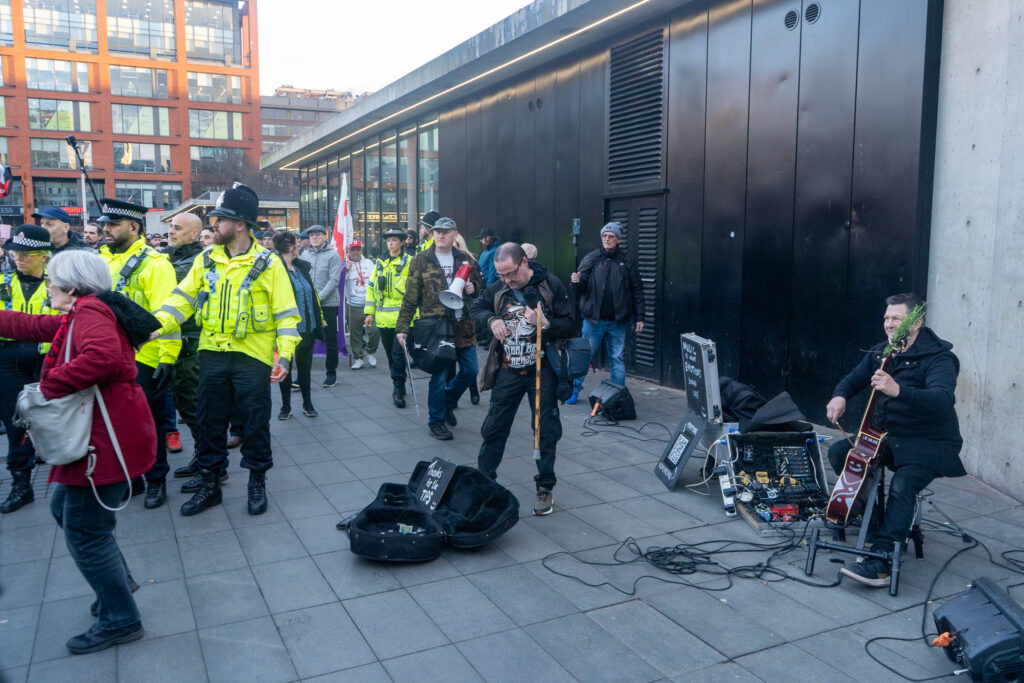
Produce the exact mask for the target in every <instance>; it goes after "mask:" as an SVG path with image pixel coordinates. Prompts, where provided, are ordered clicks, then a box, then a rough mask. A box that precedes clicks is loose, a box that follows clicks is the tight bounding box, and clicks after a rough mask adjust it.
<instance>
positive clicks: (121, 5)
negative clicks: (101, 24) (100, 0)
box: [107, 0, 177, 60]
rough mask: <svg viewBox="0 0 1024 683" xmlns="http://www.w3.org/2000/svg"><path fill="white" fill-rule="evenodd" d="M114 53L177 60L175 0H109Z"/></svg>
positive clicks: (111, 43)
mask: <svg viewBox="0 0 1024 683" xmlns="http://www.w3.org/2000/svg"><path fill="white" fill-rule="evenodd" d="M107 41H108V44H109V47H110V53H111V54H121V55H145V56H146V57H149V58H150V59H171V60H173V59H176V58H177V50H176V49H175V46H174V0H107Z"/></svg>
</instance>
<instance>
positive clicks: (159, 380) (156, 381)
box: [153, 363, 174, 391]
mask: <svg viewBox="0 0 1024 683" xmlns="http://www.w3.org/2000/svg"><path fill="white" fill-rule="evenodd" d="M173 378H174V363H159V364H158V365H157V366H156V370H154V371H153V387H154V388H155V389H156V390H157V391H164V390H165V389H166V388H167V387H168V386H170V384H171V380H172V379H173Z"/></svg>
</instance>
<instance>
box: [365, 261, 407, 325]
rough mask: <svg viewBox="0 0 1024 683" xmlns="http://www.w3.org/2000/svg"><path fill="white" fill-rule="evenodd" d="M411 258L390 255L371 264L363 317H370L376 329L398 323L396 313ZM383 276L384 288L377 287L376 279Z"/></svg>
mask: <svg viewBox="0 0 1024 683" xmlns="http://www.w3.org/2000/svg"><path fill="white" fill-rule="evenodd" d="M411 262H412V256H409V255H408V254H406V253H404V252H403V253H400V254H399V255H398V256H394V257H392V256H391V255H390V254H389V255H388V256H385V257H384V258H379V259H377V260H376V261H374V263H373V274H372V275H370V282H369V283H368V284H367V285H366V304H365V305H364V307H363V315H372V316H373V317H374V324H375V325H376V326H377V327H387V328H392V327H394V326H395V325H396V324H397V323H398V312H399V311H400V310H402V297H404V296H405V280H406V278H408V277H409V264H410V263H411ZM382 275H383V276H384V287H383V288H380V287H378V286H377V279H378V278H379V277H380V276H382Z"/></svg>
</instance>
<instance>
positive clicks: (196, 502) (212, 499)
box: [181, 470, 221, 517]
mask: <svg viewBox="0 0 1024 683" xmlns="http://www.w3.org/2000/svg"><path fill="white" fill-rule="evenodd" d="M202 475H203V483H202V485H201V486H200V487H199V490H198V491H196V492H195V494H193V496H192V497H191V498H189V499H188V500H187V501H186V502H185V504H184V505H182V506H181V514H182V516H183V517H191V516H192V515H198V514H199V513H200V512H203V511H204V510H206V509H207V508H210V507H213V506H214V505H220V501H221V494H220V478H219V477H218V476H217V472H216V470H203V471H202Z"/></svg>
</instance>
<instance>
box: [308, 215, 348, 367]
mask: <svg viewBox="0 0 1024 683" xmlns="http://www.w3.org/2000/svg"><path fill="white" fill-rule="evenodd" d="M306 233H307V234H308V235H309V249H307V250H306V251H304V252H302V255H301V256H300V257H299V258H301V259H302V260H303V261H306V262H308V263H309V264H310V265H311V266H312V273H311V274H312V276H313V286H314V287H316V293H317V296H319V297H320V306H321V308H322V309H323V312H324V322H325V323H327V329H326V330H324V334H325V337H326V339H325V342H326V344H327V359H326V369H327V376H326V377H325V378H324V387H333V386H335V385H337V383H338V309H339V308H340V306H341V296H340V295H339V294H338V283H340V282H341V266H342V263H341V257H340V256H338V252H337V251H335V249H334V247H332V246H331V245H330V244H328V243H327V229H326V228H324V226H322V225H314V226H312V227H311V228H309V229H308V230H307V231H306Z"/></svg>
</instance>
